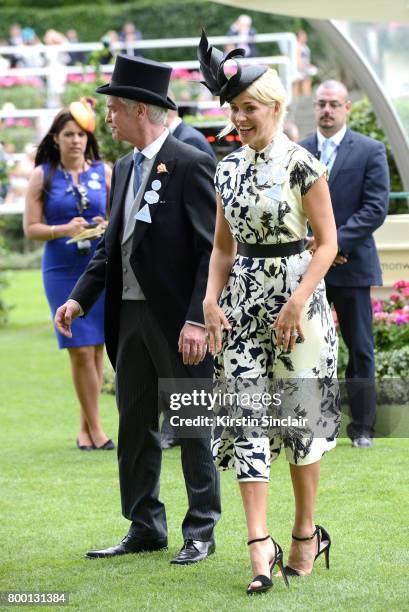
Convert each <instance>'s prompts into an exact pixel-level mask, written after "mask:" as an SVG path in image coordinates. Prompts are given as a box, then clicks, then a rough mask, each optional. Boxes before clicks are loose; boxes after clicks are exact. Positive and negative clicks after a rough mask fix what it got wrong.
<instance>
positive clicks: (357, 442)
mask: <svg viewBox="0 0 409 612" xmlns="http://www.w3.org/2000/svg"><path fill="white" fill-rule="evenodd" d="M352 446H353V447H354V448H372V446H373V440H372V438H368V437H367V436H359V437H358V438H354V439H353V440H352Z"/></svg>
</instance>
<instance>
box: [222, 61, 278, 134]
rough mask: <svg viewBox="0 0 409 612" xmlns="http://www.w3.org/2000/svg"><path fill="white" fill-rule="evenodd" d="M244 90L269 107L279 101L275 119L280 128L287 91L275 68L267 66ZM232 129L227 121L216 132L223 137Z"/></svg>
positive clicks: (232, 126)
mask: <svg viewBox="0 0 409 612" xmlns="http://www.w3.org/2000/svg"><path fill="white" fill-rule="evenodd" d="M245 91H246V93H247V94H248V95H249V96H251V97H252V98H254V99H255V100H257V101H258V102H260V103H261V104H265V105H266V106H268V107H270V108H274V107H275V104H276V102H278V103H279V105H280V110H279V112H278V115H277V119H276V127H277V129H278V130H282V128H283V125H284V119H285V116H286V113H287V92H286V90H285V87H284V85H283V84H282V82H281V80H280V77H279V76H278V74H277V70H274V69H273V68H268V69H267V70H266V72H264V74H262V75H261V77H259V78H258V79H256V80H255V81H253V83H251V85H249V86H248V87H247V89H246V90H245ZM234 129H235V127H234V124H233V123H232V122H231V121H229V123H228V124H227V125H226V127H225V128H224V129H223V130H222V131H221V132H220V133H219V134H218V137H219V138H223V136H226V135H227V134H229V133H230V132H231V131H233V130H234Z"/></svg>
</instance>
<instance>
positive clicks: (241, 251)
mask: <svg viewBox="0 0 409 612" xmlns="http://www.w3.org/2000/svg"><path fill="white" fill-rule="evenodd" d="M305 246H306V241H305V240H304V239H303V240H296V241H294V242H285V243H283V244H245V243H244V242H238V243H237V254H238V255H242V256H243V257H265V258H267V257H288V256H289V255H297V253H302V252H303V251H305Z"/></svg>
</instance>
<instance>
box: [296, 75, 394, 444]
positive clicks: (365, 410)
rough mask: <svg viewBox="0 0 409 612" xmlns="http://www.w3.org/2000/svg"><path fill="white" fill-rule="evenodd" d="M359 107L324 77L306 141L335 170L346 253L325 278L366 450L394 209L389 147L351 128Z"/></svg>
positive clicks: (332, 184)
mask: <svg viewBox="0 0 409 612" xmlns="http://www.w3.org/2000/svg"><path fill="white" fill-rule="evenodd" d="M351 106H352V104H351V101H350V100H349V98H348V91H347V89H346V88H345V86H344V85H343V84H342V83H340V82H338V81H334V80H330V81H325V82H324V83H322V84H321V85H320V86H319V87H318V89H317V92H316V97H315V100H314V109H315V117H316V121H317V128H318V129H317V132H316V134H314V135H312V136H309V137H307V138H306V139H305V140H302V141H301V142H300V144H301V145H302V146H303V147H305V148H306V149H307V150H308V151H310V152H311V153H312V154H313V155H315V156H316V157H318V158H319V159H320V160H321V161H322V162H323V163H324V164H326V165H327V167H328V170H329V188H330V193H331V200H332V205H333V208H334V214H335V220H336V224H337V235H338V255H337V257H336V258H335V260H334V263H333V266H332V268H331V269H330V270H329V272H328V274H327V275H326V277H325V283H326V287H327V296H328V301H329V302H330V303H331V302H332V303H333V305H334V307H335V310H336V313H337V318H338V321H339V326H340V330H341V334H342V337H343V339H344V341H345V344H346V346H347V347H348V351H349V359H348V365H347V368H346V372H345V376H346V379H347V391H348V397H349V403H350V407H351V417H352V418H351V422H350V423H349V425H348V429H347V431H348V435H349V437H350V438H351V440H352V444H353V446H354V447H357V448H365V447H370V446H372V444H373V442H372V437H373V433H374V425H375V417H376V393H375V381H374V376H375V361H374V345H373V335H372V304H371V296H370V288H371V285H381V284H382V275H381V267H380V263H379V258H378V254H377V251H376V247H375V242H374V239H373V236H372V234H373V232H374V231H375V230H376V229H377V228H378V227H379V226H380V225H382V223H383V221H384V219H385V216H386V214H387V209H388V202H389V171H388V163H387V159H386V152H385V147H384V145H383V144H382V143H381V142H378V141H376V140H373V139H372V138H368V137H366V136H363V135H361V134H358V133H357V132H354V131H352V130H350V129H348V128H347V125H346V121H347V116H348V114H349V112H350V110H351ZM311 246H312V247H314V240H313V239H312V241H311Z"/></svg>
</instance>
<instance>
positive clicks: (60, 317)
mask: <svg viewBox="0 0 409 612" xmlns="http://www.w3.org/2000/svg"><path fill="white" fill-rule="evenodd" d="M79 314H80V307H79V305H78V303H77V302H76V301H75V300H67V301H66V302H65V304H63V305H62V306H60V307H59V308H58V309H57V312H56V313H55V317H54V323H55V326H56V328H57V329H58V331H59V332H60V334H62V335H63V336H66V337H67V338H72V331H71V325H72V322H73V321H74V319H76V318H77V317H78V315H79Z"/></svg>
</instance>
